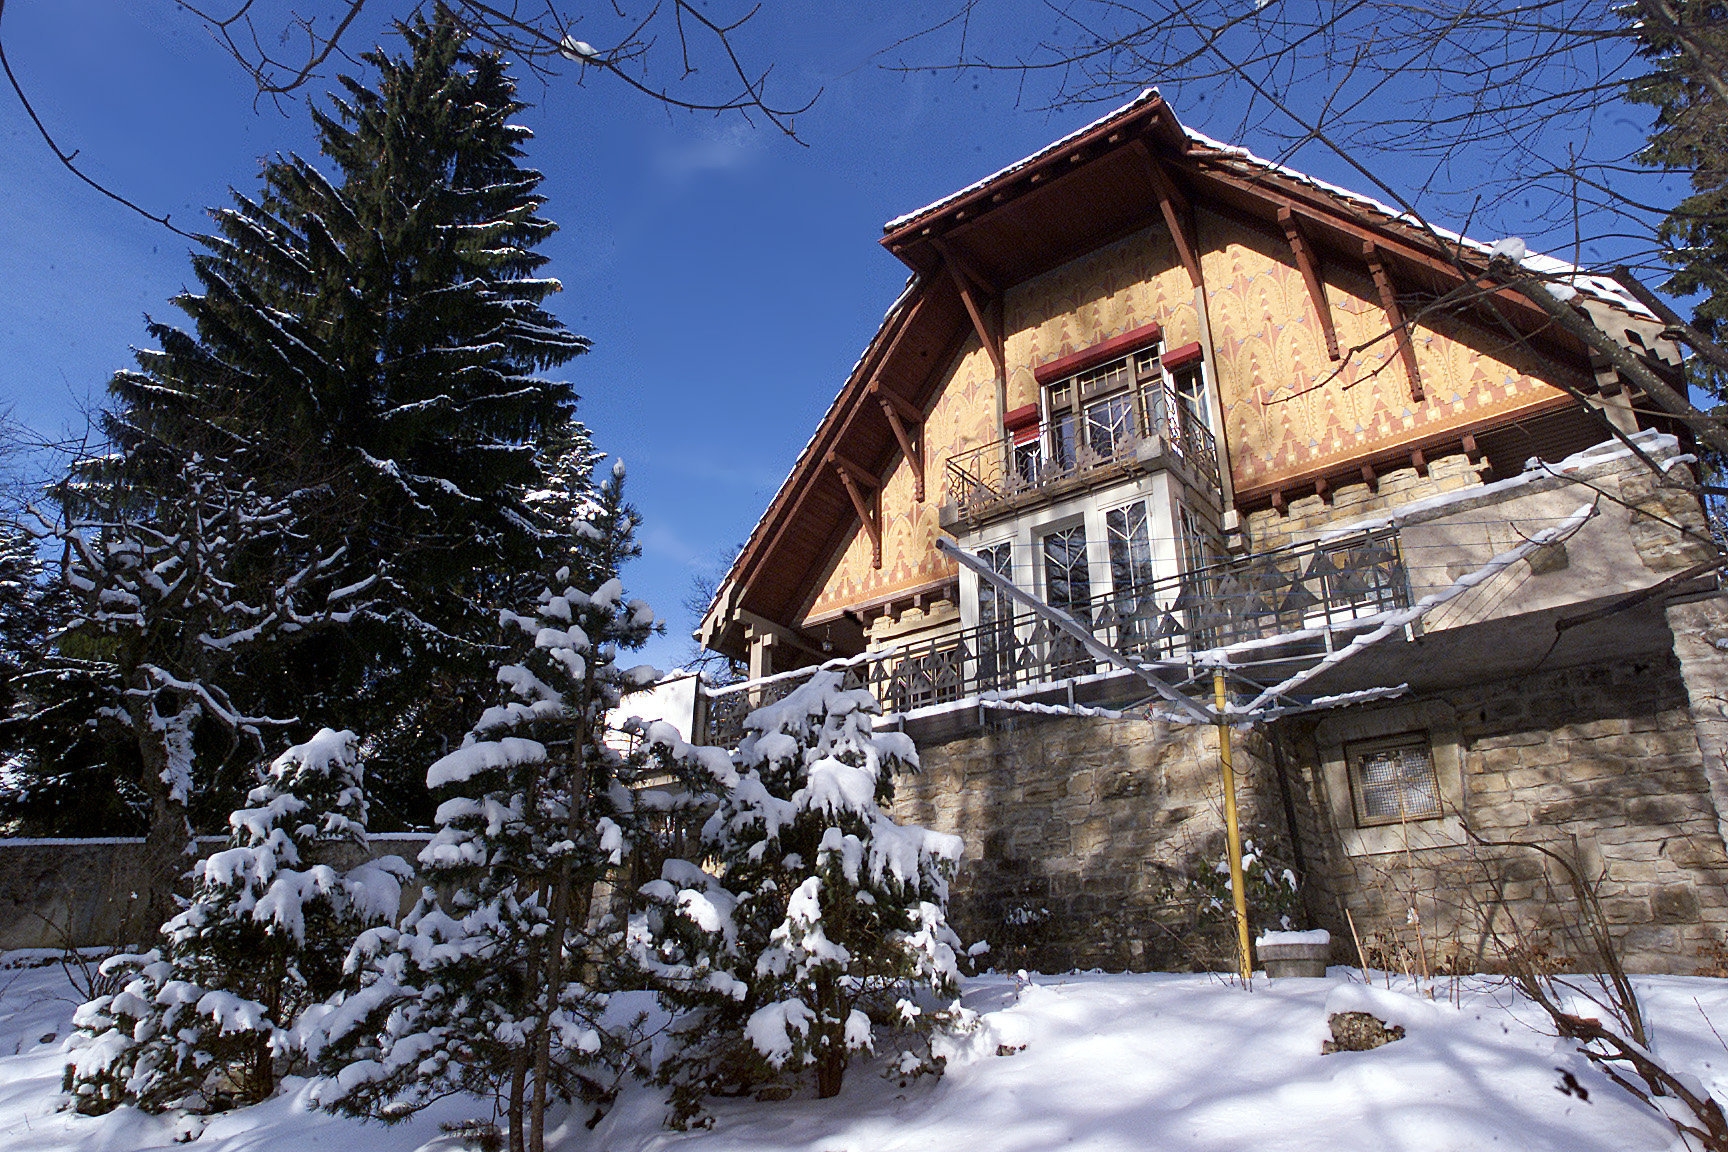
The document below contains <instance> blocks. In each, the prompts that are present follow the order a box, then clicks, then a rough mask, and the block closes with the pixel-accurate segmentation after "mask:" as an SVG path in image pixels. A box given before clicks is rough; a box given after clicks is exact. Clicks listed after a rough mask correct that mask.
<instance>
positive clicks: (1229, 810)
mask: <svg viewBox="0 0 1728 1152" xmlns="http://www.w3.org/2000/svg"><path fill="white" fill-rule="evenodd" d="M1212 699H1213V702H1214V704H1215V705H1216V706H1217V710H1218V760H1219V763H1220V764H1222V765H1223V768H1224V836H1225V841H1226V847H1225V851H1227V852H1228V853H1229V855H1230V899H1231V902H1232V903H1234V904H1235V905H1236V952H1237V956H1238V957H1239V959H1240V961H1241V963H1240V965H1239V967H1240V970H1241V973H1242V982H1243V983H1244V984H1247V983H1249V982H1250V981H1251V980H1252V979H1253V978H1254V953H1253V952H1252V951H1250V949H1249V940H1248V887H1247V884H1246V883H1245V882H1244V881H1243V878H1242V828H1241V825H1239V824H1238V823H1237V821H1236V770H1235V768H1234V767H1232V766H1231V764H1230V721H1229V719H1228V718H1227V717H1226V715H1225V712H1224V704H1225V701H1224V672H1223V670H1222V669H1220V668H1214V669H1213V670H1212Z"/></svg>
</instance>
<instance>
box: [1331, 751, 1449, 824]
mask: <svg viewBox="0 0 1728 1152" xmlns="http://www.w3.org/2000/svg"><path fill="white" fill-rule="evenodd" d="M1345 758H1346V760H1347V761H1348V763H1349V767H1350V792H1351V795H1352V796H1353V797H1354V798H1355V802H1356V826H1357V827H1359V828H1368V827H1372V826H1374V825H1376V824H1399V823H1402V822H1404V821H1407V820H1432V819H1436V818H1438V817H1439V816H1440V815H1441V811H1440V780H1439V776H1438V775H1437V774H1436V772H1435V771H1434V753H1433V748H1432V745H1431V744H1430V742H1429V739H1428V733H1426V732H1406V733H1404V734H1402V735H1398V736H1389V737H1387V738H1385V739H1383V740H1372V741H1366V742H1363V743H1358V744H1350V745H1347V746H1346V748H1345Z"/></svg>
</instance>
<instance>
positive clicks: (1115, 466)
mask: <svg viewBox="0 0 1728 1152" xmlns="http://www.w3.org/2000/svg"><path fill="white" fill-rule="evenodd" d="M1134 407H1135V408H1136V409H1137V411H1136V412H1132V413H1130V412H1128V411H1126V405H1124V408H1123V409H1122V410H1119V411H1118V412H1116V413H1115V416H1116V420H1115V422H1112V423H1105V422H1104V421H1103V420H1102V419H1100V418H1098V417H1095V416H1089V417H1088V419H1087V420H1086V421H1085V429H1086V435H1085V437H1084V440H1083V442H1078V443H1077V442H1076V440H1077V439H1078V438H1076V437H1075V436H1074V435H1073V434H1072V429H1073V427H1074V424H1072V423H1069V422H1064V423H1063V424H1062V425H1060V426H1059V427H1058V426H1052V425H1051V424H1046V425H1045V426H1044V427H1042V428H1040V429H1039V435H1038V438H1037V439H1036V440H1032V441H1029V442H1026V443H1022V444H1015V443H1014V439H1013V438H1012V437H1004V438H1002V439H1000V440H994V441H991V442H989V443H987V444H982V445H980V446H979V447H977V448H972V449H969V450H968V451H965V452H962V453H959V454H957V455H955V456H952V457H950V458H949V460H948V487H949V491H950V492H951V494H952V495H953V497H954V500H955V503H956V506H957V510H958V512H959V515H960V517H961V518H962V519H964V520H965V521H967V522H968V523H972V524H977V523H979V522H981V521H983V520H987V519H989V518H990V517H991V516H993V515H995V514H997V513H999V512H1003V511H1006V510H1008V509H1009V508H1012V507H1016V506H1018V505H1019V504H1021V503H1022V502H1023V500H1022V498H1023V497H1031V498H1040V497H1045V496H1053V495H1056V494H1057V493H1058V492H1061V491H1065V490H1067V489H1069V488H1072V487H1079V486H1083V485H1085V484H1087V483H1095V482H1097V481H1099V480H1104V479H1110V478H1114V476H1116V475H1126V474H1128V472H1130V471H1132V470H1133V469H1135V468H1136V467H1144V466H1146V465H1147V463H1148V462H1149V461H1151V460H1154V459H1163V460H1165V461H1166V462H1168V461H1169V460H1172V459H1173V460H1176V461H1180V462H1181V466H1183V467H1186V468H1187V469H1189V470H1190V471H1191V472H1192V474H1193V476H1194V478H1195V479H1196V480H1197V481H1198V482H1199V483H1201V484H1203V485H1206V486H1207V487H1209V488H1210V490H1212V491H1214V492H1215V491H1217V490H1218V487H1219V483H1218V449H1217V444H1216V441H1215V440H1214V439H1213V436H1212V430H1211V429H1210V428H1208V427H1206V424H1205V422H1204V421H1203V420H1201V419H1200V418H1199V417H1198V416H1197V415H1196V414H1195V413H1194V412H1193V411H1192V410H1191V409H1190V408H1189V406H1188V405H1187V404H1186V403H1183V402H1181V401H1180V400H1179V399H1178V397H1177V395H1176V393H1175V392H1174V391H1173V390H1172V389H1171V388H1170V387H1169V386H1168V385H1165V384H1154V385H1152V386H1150V387H1147V388H1145V389H1143V390H1142V391H1141V393H1140V399H1139V403H1138V404H1136V405H1134Z"/></svg>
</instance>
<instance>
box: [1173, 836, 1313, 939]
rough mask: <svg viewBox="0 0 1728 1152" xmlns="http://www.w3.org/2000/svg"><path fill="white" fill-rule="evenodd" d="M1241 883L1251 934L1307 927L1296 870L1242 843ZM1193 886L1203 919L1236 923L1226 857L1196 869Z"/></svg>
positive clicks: (1259, 847) (1248, 842)
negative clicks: (1244, 893)
mask: <svg viewBox="0 0 1728 1152" xmlns="http://www.w3.org/2000/svg"><path fill="white" fill-rule="evenodd" d="M1242 880H1243V888H1244V890H1245V891H1246V892H1247V894H1248V924H1249V930H1250V931H1251V932H1254V933H1260V932H1288V931H1292V930H1295V929H1300V928H1303V927H1305V926H1306V924H1305V920H1306V917H1307V913H1306V912H1305V911H1304V910H1303V907H1302V893H1301V884H1300V883H1299V881H1298V880H1297V878H1296V873H1295V871H1294V870H1293V869H1291V868H1288V867H1286V866H1285V865H1284V864H1283V862H1282V861H1279V860H1277V859H1276V858H1274V857H1273V856H1271V855H1270V854H1269V853H1268V851H1267V850H1266V849H1265V848H1264V846H1262V845H1257V844H1256V843H1255V842H1254V841H1253V840H1244V841H1243V842H1242ZM1193 884H1194V886H1195V888H1197V889H1198V891H1199V895H1200V899H1201V912H1202V919H1204V920H1207V921H1211V922H1219V923H1221V922H1225V921H1228V922H1230V923H1234V922H1235V915H1236V912H1235V904H1234V902H1233V900H1234V898H1233V896H1232V894H1231V892H1230V858H1229V857H1228V856H1220V857H1219V858H1218V859H1217V860H1214V861H1212V862H1210V864H1208V865H1207V866H1205V867H1203V868H1200V869H1198V870H1197V873H1196V875H1195V876H1194V877H1193Z"/></svg>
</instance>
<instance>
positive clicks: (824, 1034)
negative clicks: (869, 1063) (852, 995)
mask: <svg viewBox="0 0 1728 1152" xmlns="http://www.w3.org/2000/svg"><path fill="white" fill-rule="evenodd" d="M846 1015H847V1005H846V999H845V997H844V996H842V995H841V994H840V984H839V981H838V980H836V979H835V978H834V977H833V976H829V975H824V976H818V977H817V978H816V1030H817V1031H816V1035H817V1041H816V1043H817V1049H816V1096H817V1098H818V1099H821V1100H827V1099H829V1098H831V1097H834V1096H838V1095H840V1085H841V1083H842V1081H844V1080H845V1078H846Z"/></svg>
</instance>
